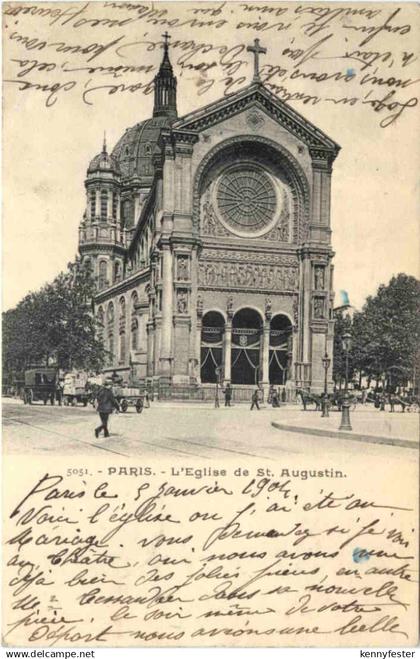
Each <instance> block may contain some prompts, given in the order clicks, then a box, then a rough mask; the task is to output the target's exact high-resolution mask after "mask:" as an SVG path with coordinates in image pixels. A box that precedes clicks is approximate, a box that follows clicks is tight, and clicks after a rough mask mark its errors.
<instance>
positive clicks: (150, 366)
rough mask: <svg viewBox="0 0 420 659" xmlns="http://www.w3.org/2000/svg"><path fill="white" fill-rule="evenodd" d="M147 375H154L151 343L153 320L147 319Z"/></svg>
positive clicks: (152, 340)
mask: <svg viewBox="0 0 420 659" xmlns="http://www.w3.org/2000/svg"><path fill="white" fill-rule="evenodd" d="M146 327H147V377H149V378H151V377H153V376H154V355H153V343H154V322H153V320H149V321H148V322H147V325H146Z"/></svg>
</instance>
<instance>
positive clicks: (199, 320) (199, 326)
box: [195, 316, 203, 383]
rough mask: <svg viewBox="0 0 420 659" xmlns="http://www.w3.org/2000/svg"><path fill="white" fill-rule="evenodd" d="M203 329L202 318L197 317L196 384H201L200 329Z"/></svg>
mask: <svg viewBox="0 0 420 659" xmlns="http://www.w3.org/2000/svg"><path fill="white" fill-rule="evenodd" d="M202 327H203V318H202V316H197V324H196V332H195V358H196V360H197V382H199V383H200V382H201V329H202Z"/></svg>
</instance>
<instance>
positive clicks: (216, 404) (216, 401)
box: [214, 366, 222, 407]
mask: <svg viewBox="0 0 420 659" xmlns="http://www.w3.org/2000/svg"><path fill="white" fill-rule="evenodd" d="M215 371H216V390H215V393H214V407H220V402H219V384H220V377H221V374H222V367H221V366H216V368H215Z"/></svg>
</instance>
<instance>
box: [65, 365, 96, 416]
mask: <svg viewBox="0 0 420 659" xmlns="http://www.w3.org/2000/svg"><path fill="white" fill-rule="evenodd" d="M87 382H88V376H87V373H85V372H84V371H73V372H71V373H66V374H65V376H64V387H63V403H64V405H72V406H75V405H77V404H78V403H81V404H82V405H83V407H86V405H87V404H88V402H89V400H90V391H89V389H88V387H87Z"/></svg>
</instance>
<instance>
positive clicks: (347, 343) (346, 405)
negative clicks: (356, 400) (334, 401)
mask: <svg viewBox="0 0 420 659" xmlns="http://www.w3.org/2000/svg"><path fill="white" fill-rule="evenodd" d="M350 349H351V334H348V333H346V334H343V351H344V354H345V357H346V380H345V389H344V398H343V402H342V405H341V423H340V428H339V430H352V427H351V423H350V396H349V352H350Z"/></svg>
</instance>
